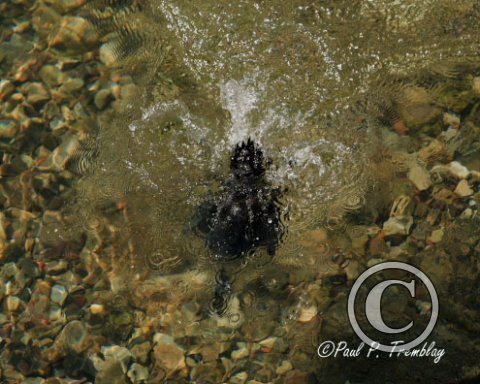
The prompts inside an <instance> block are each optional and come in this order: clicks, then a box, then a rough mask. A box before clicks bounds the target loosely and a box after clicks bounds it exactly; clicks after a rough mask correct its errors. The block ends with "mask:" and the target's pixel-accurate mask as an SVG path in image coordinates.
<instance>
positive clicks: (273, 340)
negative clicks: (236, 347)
mask: <svg viewBox="0 0 480 384" xmlns="http://www.w3.org/2000/svg"><path fill="white" fill-rule="evenodd" d="M276 341H277V338H276V337H275V336H271V337H267V338H266V339H263V340H262V341H260V343H259V344H260V345H261V346H262V347H267V348H272V349H273V346H274V345H275V343H276Z"/></svg>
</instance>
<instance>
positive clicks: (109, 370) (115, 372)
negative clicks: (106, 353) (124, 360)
mask: <svg viewBox="0 0 480 384" xmlns="http://www.w3.org/2000/svg"><path fill="white" fill-rule="evenodd" d="M127 383H128V381H127V378H126V375H125V372H124V370H123V367H122V364H121V363H120V362H119V361H116V360H113V359H110V360H107V361H106V362H105V363H104V364H103V365H102V369H101V370H100V371H99V372H98V373H97V375H96V377H95V384H127Z"/></svg>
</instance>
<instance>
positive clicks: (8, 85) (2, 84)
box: [0, 80, 15, 100]
mask: <svg viewBox="0 0 480 384" xmlns="http://www.w3.org/2000/svg"><path fill="white" fill-rule="evenodd" d="M13 91H15V85H13V83H12V82H11V81H10V80H2V81H0V100H4V99H6V98H7V97H8V96H10V95H11V94H12V93H13Z"/></svg>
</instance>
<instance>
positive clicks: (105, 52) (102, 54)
mask: <svg viewBox="0 0 480 384" xmlns="http://www.w3.org/2000/svg"><path fill="white" fill-rule="evenodd" d="M116 46H117V42H116V41H115V40H110V41H107V42H106V43H103V44H102V45H101V46H100V49H99V58H100V61H101V62H102V63H103V64H105V65H106V66H107V67H110V68H114V67H116V66H117V65H118V62H117V55H116V54H115V50H116Z"/></svg>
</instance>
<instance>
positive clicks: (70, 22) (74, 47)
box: [48, 16, 98, 52]
mask: <svg viewBox="0 0 480 384" xmlns="http://www.w3.org/2000/svg"><path fill="white" fill-rule="evenodd" d="M97 43H98V36H97V34H96V32H95V30H94V28H93V26H92V24H91V23H90V22H89V21H88V20H86V19H84V18H82V17H75V16H64V17H63V18H62V20H61V21H60V23H59V25H58V26H57V27H56V28H54V30H53V31H52V33H51V34H50V36H49V39H48V44H49V46H51V47H56V48H63V49H66V50H69V51H78V52H84V51H88V50H89V49H92V48H94V47H95V45H96V44H97Z"/></svg>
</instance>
